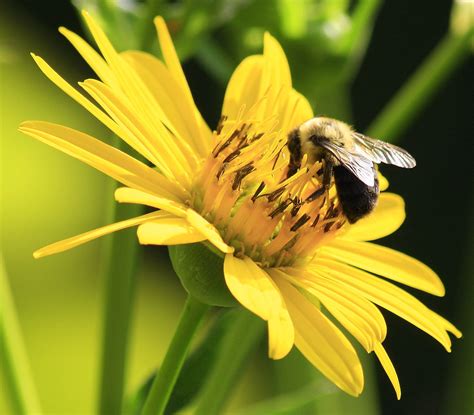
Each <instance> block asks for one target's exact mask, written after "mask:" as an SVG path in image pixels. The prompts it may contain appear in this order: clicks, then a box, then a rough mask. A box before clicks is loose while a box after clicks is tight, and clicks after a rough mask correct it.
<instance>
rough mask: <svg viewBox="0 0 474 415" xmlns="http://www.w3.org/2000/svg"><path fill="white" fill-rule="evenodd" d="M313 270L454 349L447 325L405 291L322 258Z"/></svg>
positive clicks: (314, 265)
mask: <svg viewBox="0 0 474 415" xmlns="http://www.w3.org/2000/svg"><path fill="white" fill-rule="evenodd" d="M311 267H313V268H314V270H315V272H316V273H318V274H319V275H323V276H325V277H327V278H329V279H331V280H333V281H338V282H339V283H341V284H343V285H345V286H347V287H348V289H349V288H352V289H353V290H356V291H358V292H359V294H360V295H362V296H364V297H365V298H367V299H368V300H369V301H372V302H373V303H375V304H378V305H379V306H381V307H383V308H386V309H387V310H389V311H391V312H392V313H394V314H396V315H398V316H399V317H401V318H403V319H405V320H406V321H408V322H410V323H411V324H413V325H415V326H416V327H418V328H419V329H421V330H423V331H424V332H426V333H428V334H429V335H430V336H432V337H433V338H435V339H436V340H438V341H439V342H440V343H441V344H442V345H443V346H444V347H445V348H446V350H448V351H449V350H450V349H451V340H450V339H449V336H448V334H447V333H446V330H445V326H444V324H442V323H441V321H440V320H439V319H438V318H434V316H433V312H432V311H431V310H430V309H428V308H427V307H426V306H425V305H424V304H423V303H421V302H420V301H419V300H417V299H416V298H415V297H413V296H412V295H410V294H408V293H407V292H406V291H404V290H402V289H401V288H399V287H397V286H395V285H393V284H391V283H389V282H388V281H385V280H383V279H381V278H377V277H375V276H374V275H371V274H369V273H367V272H364V271H362V270H359V269H356V268H354V267H352V266H349V265H345V264H342V263H339V262H337V261H333V260H327V259H323V258H319V259H318V260H317V261H315V263H314V264H313V265H311Z"/></svg>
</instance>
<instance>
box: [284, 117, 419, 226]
mask: <svg viewBox="0 0 474 415" xmlns="http://www.w3.org/2000/svg"><path fill="white" fill-rule="evenodd" d="M287 145H288V150H289V152H290V162H289V165H288V177H290V176H292V175H293V174H295V173H296V171H297V170H298V169H299V168H300V167H301V160H302V158H303V155H304V154H306V155H307V157H308V162H309V163H315V162H317V161H322V163H323V167H322V172H321V174H322V186H321V188H320V189H318V190H317V191H316V192H314V193H313V194H312V195H310V196H309V197H308V199H306V201H308V202H309V201H312V200H315V199H317V198H318V197H320V196H322V195H323V194H326V193H327V192H328V191H329V187H330V186H331V180H332V177H333V176H334V183H335V185H336V192H337V196H338V199H339V202H340V204H341V208H342V211H343V213H344V215H345V216H346V218H347V220H348V221H349V223H355V222H357V221H358V220H359V219H361V218H362V217H364V216H366V215H367V214H369V213H370V212H371V211H372V210H373V209H374V207H375V205H376V204H377V199H378V195H379V183H378V178H377V170H376V168H375V164H379V163H385V164H392V165H394V166H398V167H403V168H412V167H415V165H416V161H415V159H414V158H413V157H412V156H411V155H410V154H409V153H408V152H407V151H405V150H404V149H402V148H400V147H397V146H394V145H392V144H389V143H385V142H383V141H380V140H375V139H373V138H370V137H367V136H365V135H363V134H360V133H357V132H355V131H354V130H353V129H352V128H351V127H350V126H349V125H347V124H345V123H343V122H342V121H338V120H335V119H332V118H326V117H315V118H312V119H310V120H308V121H306V122H304V123H303V124H301V125H300V126H299V127H297V128H295V129H294V130H293V131H291V132H290V133H289V135H288V144H287Z"/></svg>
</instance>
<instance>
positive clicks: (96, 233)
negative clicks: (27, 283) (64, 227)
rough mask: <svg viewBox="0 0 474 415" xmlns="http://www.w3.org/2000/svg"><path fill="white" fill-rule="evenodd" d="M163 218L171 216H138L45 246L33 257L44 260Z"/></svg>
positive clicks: (148, 214) (155, 213)
mask: <svg viewBox="0 0 474 415" xmlns="http://www.w3.org/2000/svg"><path fill="white" fill-rule="evenodd" d="M163 216H169V214H168V213H165V212H152V213H147V214H146V215H142V216H138V217H136V218H132V219H127V220H123V221H121V222H117V223H112V224H111V225H106V226H103V227H101V228H98V229H94V230H92V231H89V232H85V233H82V234H80V235H77V236H73V237H72V238H68V239H64V240H62V241H59V242H55V243H54V244H51V245H48V246H45V247H44V248H41V249H38V250H37V251H36V252H35V253H34V254H33V256H34V257H35V258H42V257H45V256H48V255H52V254H57V253H59V252H63V251H67V250H68V249H72V248H75V247H76V246H79V245H82V244H85V243H86V242H89V241H92V240H93V239H97V238H100V237H101V236H104V235H107V234H109V233H112V232H117V231H120V230H122V229H125V228H130V227H132V226H136V225H140V224H141V223H144V222H147V221H151V220H154V219H158V218H160V217H163Z"/></svg>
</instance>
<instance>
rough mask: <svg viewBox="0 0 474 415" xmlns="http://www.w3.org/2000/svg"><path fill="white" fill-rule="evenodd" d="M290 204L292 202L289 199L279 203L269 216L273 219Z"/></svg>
mask: <svg viewBox="0 0 474 415" xmlns="http://www.w3.org/2000/svg"><path fill="white" fill-rule="evenodd" d="M292 202H293V201H292V200H291V199H286V200H285V201H284V202H282V203H280V204H279V205H278V206H277V208H276V209H275V210H274V211H273V212H272V213H270V215H269V216H270V217H271V218H272V219H273V218H274V217H275V216H276V215H279V214H280V213H283V212H284V211H285V210H286V208H287V207H288V206H290V205H291V203H292Z"/></svg>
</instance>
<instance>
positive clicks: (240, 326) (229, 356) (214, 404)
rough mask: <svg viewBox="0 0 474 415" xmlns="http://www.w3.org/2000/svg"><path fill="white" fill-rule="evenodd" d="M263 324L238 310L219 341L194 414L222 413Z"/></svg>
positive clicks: (263, 327) (263, 328) (247, 313)
mask: <svg viewBox="0 0 474 415" xmlns="http://www.w3.org/2000/svg"><path fill="white" fill-rule="evenodd" d="M264 330H265V324H264V323H263V321H262V320H260V319H259V318H258V317H256V316H254V315H253V314H250V313H249V312H247V311H246V310H242V311H241V312H240V313H238V314H237V316H236V318H235V320H234V322H233V324H232V325H230V326H229V328H228V332H227V334H226V335H225V338H224V339H223V340H222V344H221V347H220V350H219V351H218V357H217V359H216V362H215V363H214V368H213V369H212V372H211V373H210V375H209V377H208V378H207V380H206V384H205V385H204V387H203V391H202V393H201V397H200V400H199V404H198V407H197V409H196V410H195V412H194V413H195V414H196V415H213V414H220V413H223V411H222V409H223V407H224V405H225V403H226V401H227V400H228V398H229V395H230V392H231V389H232V387H233V386H234V385H235V383H236V382H237V380H238V379H239V376H240V375H241V374H242V369H243V367H244V365H245V362H246V361H247V360H248V356H249V354H250V352H251V351H252V350H255V345H256V343H257V342H258V341H259V340H260V339H261V337H262V335H263V333H264Z"/></svg>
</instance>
